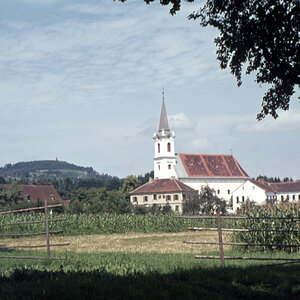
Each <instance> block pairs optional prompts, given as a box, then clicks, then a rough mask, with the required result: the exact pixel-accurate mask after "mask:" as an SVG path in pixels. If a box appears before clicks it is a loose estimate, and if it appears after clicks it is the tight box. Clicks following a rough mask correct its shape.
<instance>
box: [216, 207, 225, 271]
mask: <svg viewBox="0 0 300 300" xmlns="http://www.w3.org/2000/svg"><path fill="white" fill-rule="evenodd" d="M217 220H218V235H219V250H220V260H221V267H222V268H223V267H224V251H223V239H222V228H221V217H220V210H219V209H218V211H217Z"/></svg>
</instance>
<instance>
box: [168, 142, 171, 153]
mask: <svg viewBox="0 0 300 300" xmlns="http://www.w3.org/2000/svg"><path fill="white" fill-rule="evenodd" d="M168 152H171V143H168Z"/></svg>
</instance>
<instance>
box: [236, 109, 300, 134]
mask: <svg viewBox="0 0 300 300" xmlns="http://www.w3.org/2000/svg"><path fill="white" fill-rule="evenodd" d="M236 129H237V131H239V132H248V133H258V132H278V131H280V132H284V131H286V132H290V131H295V130H296V131H299V129H300V111H293V110H290V111H289V112H283V113H281V114H280V117H279V118H278V119H277V120H275V119H273V118H270V117H269V118H267V119H265V120H262V121H260V122H258V121H255V120H254V121H253V120H248V121H246V122H241V123H240V124H237V125H236Z"/></svg>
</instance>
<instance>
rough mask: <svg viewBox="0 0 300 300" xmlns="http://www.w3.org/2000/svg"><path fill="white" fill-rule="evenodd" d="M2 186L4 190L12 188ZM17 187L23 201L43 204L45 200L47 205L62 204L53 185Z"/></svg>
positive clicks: (6, 185) (7, 185)
mask: <svg viewBox="0 0 300 300" xmlns="http://www.w3.org/2000/svg"><path fill="white" fill-rule="evenodd" d="M3 186H4V188H5V189H10V188H11V187H13V185H10V184H4V185H3ZM17 187H19V188H20V189H21V192H22V195H23V197H24V198H25V200H30V201H31V202H38V201H41V202H43V201H44V200H45V199H47V202H48V203H51V202H52V203H53V202H63V200H62V198H61V197H60V195H59V194H58V192H57V191H56V190H55V188H54V186H53V185H17Z"/></svg>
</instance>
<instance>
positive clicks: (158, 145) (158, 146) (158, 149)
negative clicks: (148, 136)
mask: <svg viewBox="0 0 300 300" xmlns="http://www.w3.org/2000/svg"><path fill="white" fill-rule="evenodd" d="M157 152H158V153H160V143H158V144H157Z"/></svg>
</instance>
